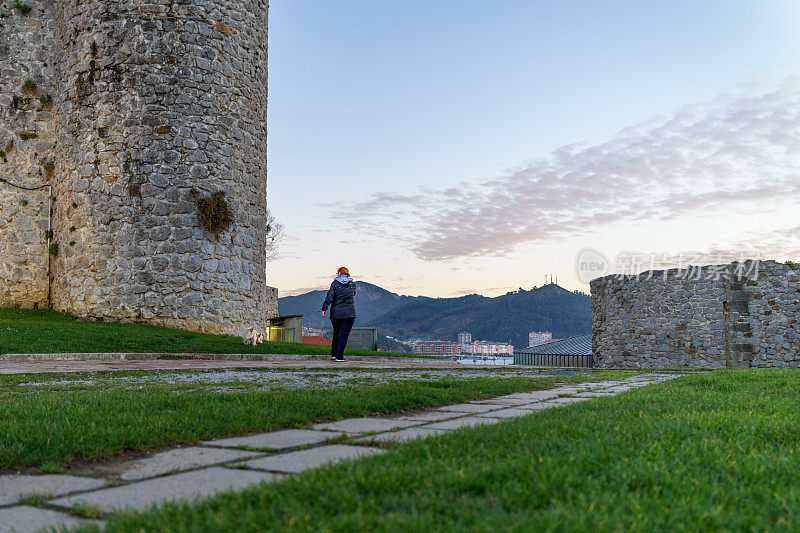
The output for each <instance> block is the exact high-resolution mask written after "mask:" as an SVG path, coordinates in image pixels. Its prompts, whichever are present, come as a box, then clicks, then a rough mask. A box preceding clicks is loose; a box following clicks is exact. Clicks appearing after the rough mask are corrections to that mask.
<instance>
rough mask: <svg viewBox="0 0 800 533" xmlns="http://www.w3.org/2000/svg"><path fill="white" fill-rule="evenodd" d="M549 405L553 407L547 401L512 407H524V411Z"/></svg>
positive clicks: (539, 409) (541, 409) (548, 406)
mask: <svg viewBox="0 0 800 533" xmlns="http://www.w3.org/2000/svg"><path fill="white" fill-rule="evenodd" d="M551 407H553V405H552V404H550V403H549V402H535V403H526V404H525V405H518V406H516V407H514V409H524V410H526V411H544V410H545V409H549V408H551ZM487 414H488V413H487Z"/></svg>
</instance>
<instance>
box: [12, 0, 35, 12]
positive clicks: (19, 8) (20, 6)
mask: <svg viewBox="0 0 800 533" xmlns="http://www.w3.org/2000/svg"><path fill="white" fill-rule="evenodd" d="M14 8H15V9H16V10H17V11H19V12H20V14H22V15H27V14H28V13H30V12H31V9H33V8H31V6H29V5H28V4H22V3H20V1H19V0H16V2H14Z"/></svg>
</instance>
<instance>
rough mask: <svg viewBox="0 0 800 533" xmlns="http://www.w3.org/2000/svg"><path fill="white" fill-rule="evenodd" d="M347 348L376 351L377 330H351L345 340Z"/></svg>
mask: <svg viewBox="0 0 800 533" xmlns="http://www.w3.org/2000/svg"><path fill="white" fill-rule="evenodd" d="M347 347H348V348H351V349H353V350H373V351H376V350H377V349H378V328H353V329H351V330H350V336H349V337H348V338H347Z"/></svg>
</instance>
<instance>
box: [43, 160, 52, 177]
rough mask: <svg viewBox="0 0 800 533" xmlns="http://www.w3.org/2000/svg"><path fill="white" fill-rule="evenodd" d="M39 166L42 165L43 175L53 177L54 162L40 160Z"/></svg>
mask: <svg viewBox="0 0 800 533" xmlns="http://www.w3.org/2000/svg"><path fill="white" fill-rule="evenodd" d="M39 164H40V165H42V169H43V170H44V173H45V174H47V176H48V177H52V176H53V173H54V172H55V170H56V162H55V161H47V160H45V159H40V160H39Z"/></svg>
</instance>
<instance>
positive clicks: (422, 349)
mask: <svg viewBox="0 0 800 533" xmlns="http://www.w3.org/2000/svg"><path fill="white" fill-rule="evenodd" d="M414 353H415V354H419V355H458V345H457V344H456V343H454V342H447V341H429V340H417V341H415V342H414Z"/></svg>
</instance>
